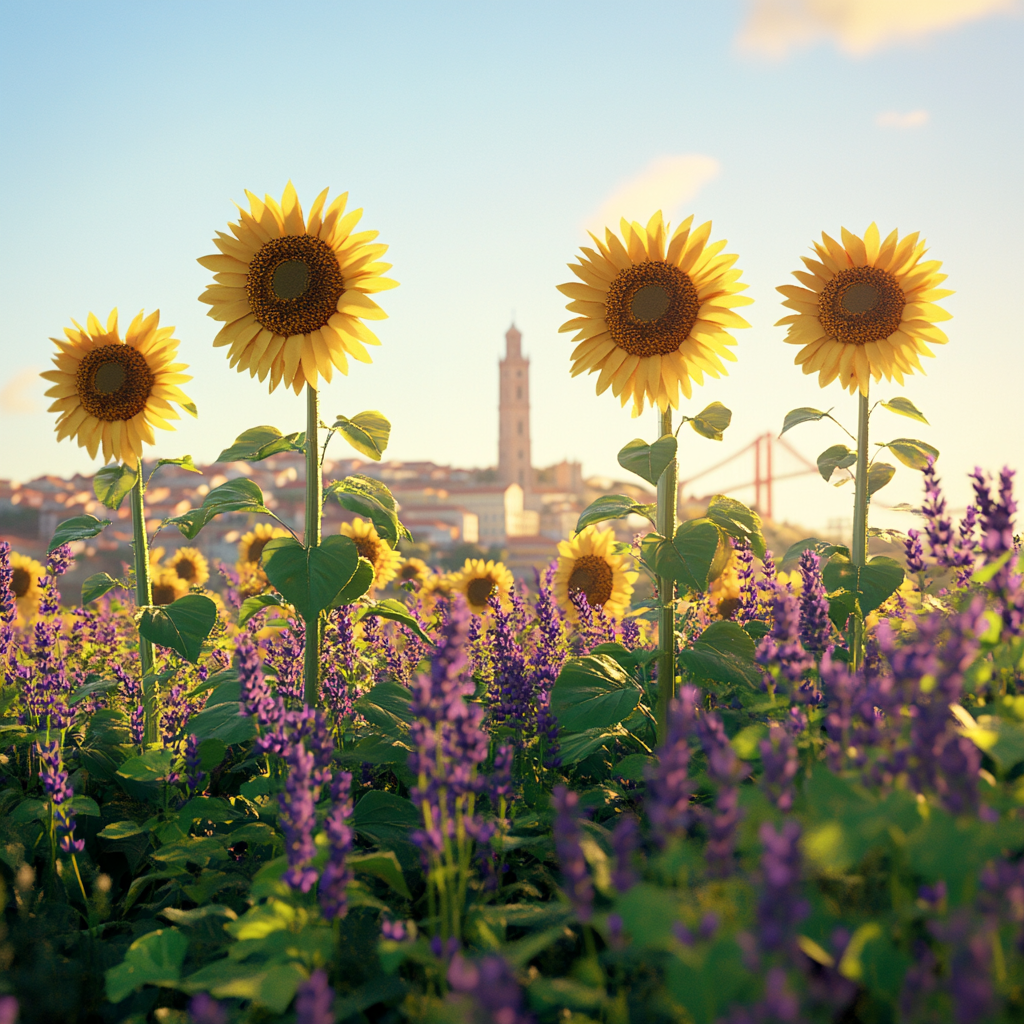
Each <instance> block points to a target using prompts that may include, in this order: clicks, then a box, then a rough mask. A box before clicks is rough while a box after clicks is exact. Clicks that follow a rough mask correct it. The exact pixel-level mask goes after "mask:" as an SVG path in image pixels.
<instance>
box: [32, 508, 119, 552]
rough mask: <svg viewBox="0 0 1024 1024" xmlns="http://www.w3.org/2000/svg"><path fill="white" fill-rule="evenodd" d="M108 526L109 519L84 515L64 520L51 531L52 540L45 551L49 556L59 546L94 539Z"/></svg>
mask: <svg viewBox="0 0 1024 1024" xmlns="http://www.w3.org/2000/svg"><path fill="white" fill-rule="evenodd" d="M109 525H110V520H109V519H97V518H96V517H95V516H90V515H85V514H83V515H80V516H72V518H71V519H65V520H64V522H63V523H59V524H58V526H57V529H56V530H54V531H53V538H52V539H51V540H50V546H49V547H48V548H47V549H46V553H47V554H49V553H50V552H51V551H53V550H54V548H59V547H60V546H61V544H69V543H70V542H71V541H73V540H88V539H89V538H90V537H95V536H96V534H98V533H99V532H100V531H101V530H102V529H103V527H104V526H109Z"/></svg>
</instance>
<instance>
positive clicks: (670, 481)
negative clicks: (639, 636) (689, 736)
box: [657, 406, 678, 744]
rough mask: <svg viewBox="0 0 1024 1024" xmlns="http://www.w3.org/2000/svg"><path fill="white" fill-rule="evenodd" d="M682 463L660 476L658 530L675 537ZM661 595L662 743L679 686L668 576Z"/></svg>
mask: <svg viewBox="0 0 1024 1024" xmlns="http://www.w3.org/2000/svg"><path fill="white" fill-rule="evenodd" d="M660 418H661V432H660V433H659V435H658V436H659V437H664V436H665V435H666V434H671V433H672V408H671V406H670V407H669V408H667V409H666V410H665V411H664V412H663V413H662V414H661V417H660ZM677 470H678V466H677V463H676V460H675V459H673V460H672V461H671V462H670V463H669V464H668V466H666V467H665V472H664V473H662V474H661V478H660V479H659V480H658V513H657V518H658V533H660V534H661V536H662V537H664V538H665V539H666V540H671V538H672V537H674V536H675V532H676V505H677V503H678V496H677V494H676V490H677V487H678V482H677V476H678V472H677ZM658 598H659V601H660V603H661V610H660V615H659V620H658V647H659V648H661V654H660V655H658V714H657V719H658V743H659V744H660V743H664V742H665V737H666V735H667V733H668V707H669V704H670V702H671V701H672V698H673V697H674V696H675V688H676V611H675V581H674V580H671V579H669V578H668V577H667V576H659V577H658Z"/></svg>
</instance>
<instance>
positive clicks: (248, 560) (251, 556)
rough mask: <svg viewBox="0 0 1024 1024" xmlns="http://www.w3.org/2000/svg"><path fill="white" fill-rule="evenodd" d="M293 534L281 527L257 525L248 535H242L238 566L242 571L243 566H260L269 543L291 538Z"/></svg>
mask: <svg viewBox="0 0 1024 1024" xmlns="http://www.w3.org/2000/svg"><path fill="white" fill-rule="evenodd" d="M290 536H291V534H290V533H289V532H288V531H287V530H285V529H284V528H283V527H280V526H271V525H270V524H269V523H257V524H256V525H255V526H254V527H253V528H252V529H251V530H250V531H249V532H248V533H245V534H243V535H242V537H241V539H240V540H239V542H238V566H237V568H238V569H239V570H241V567H242V566H243V565H247V566H248V565H256V566H258V565H259V564H260V556H261V555H262V554H263V549H264V548H265V547H266V546H267V542H268V541H271V540H273V539H274V538H275V537H290Z"/></svg>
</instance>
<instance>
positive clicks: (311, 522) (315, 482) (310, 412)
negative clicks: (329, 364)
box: [303, 384, 324, 707]
mask: <svg viewBox="0 0 1024 1024" xmlns="http://www.w3.org/2000/svg"><path fill="white" fill-rule="evenodd" d="M319 429H320V393H319V392H318V391H317V390H316V388H314V387H311V386H310V385H309V384H307V385H306V532H305V535H304V537H303V541H304V543H305V545H306V550H307V551H308V550H310V549H311V548H318V547H320V528H321V522H322V518H323V504H322V503H323V489H324V487H323V475H322V469H323V463H322V462H321V461H320V447H319V444H318V439H319ZM305 622H306V654H305V672H304V677H305V681H306V692H305V698H306V703H307V704H308V705H309V706H310V707H315V706H316V702H317V700H318V699H319V697H320V640H321V633H322V627H321V622H320V612H319V610H316V611H314V612H312V613H311V614H310V617H309V618H308V619H306V620H305Z"/></svg>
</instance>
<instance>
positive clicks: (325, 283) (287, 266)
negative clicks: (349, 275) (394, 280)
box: [245, 235, 345, 337]
mask: <svg viewBox="0 0 1024 1024" xmlns="http://www.w3.org/2000/svg"><path fill="white" fill-rule="evenodd" d="M245 290H246V294H247V296H248V298H249V307H250V309H252V313H253V316H254V317H256V319H257V320H258V321H259V322H260V323H261V324H262V325H263V326H264V327H265V328H266V329H267V330H268V331H272V332H273V333H274V334H281V335H284V336H285V337H289V336H291V335H293V334H309V333H310V331H316V330H319V329H320V328H321V327H323V326H324V324H326V323H327V321H328V320H330V319H331V317H332V316H334V314H335V313H336V312H337V309H338V299H339V298H340V296H341V293H342V292H343V291H344V290H345V285H344V282H343V280H342V277H341V269H340V268H339V267H338V257H337V256H335V254H334V250H333V249H332V248H331V247H330V246H329V245H328V244H327V243H326V242H324V241H323V240H322V239H319V238H314V237H313V236H312V235H286V236H285V237H284V238H272V239H271V240H270V241H269V242H267V243H266V244H265V245H263V246H262V247H261V248H260V249H259V250H258V251H257V253H256V255H255V256H253V258H252V260H251V261H250V263H249V275H248V277H247V278H246V282H245Z"/></svg>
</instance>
